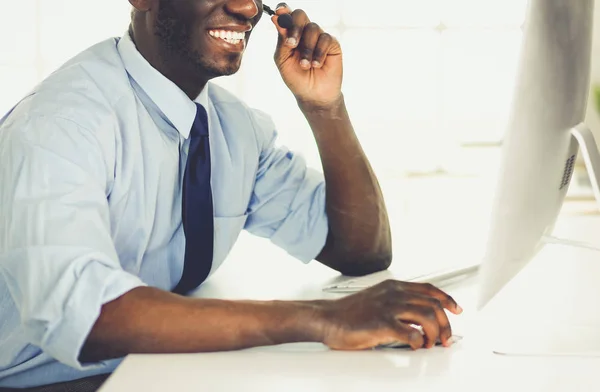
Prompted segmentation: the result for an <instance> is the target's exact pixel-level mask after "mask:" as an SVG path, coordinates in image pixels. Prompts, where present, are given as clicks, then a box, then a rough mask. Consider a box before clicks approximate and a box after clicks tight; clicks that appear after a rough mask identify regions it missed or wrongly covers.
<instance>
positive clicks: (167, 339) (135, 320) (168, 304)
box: [80, 287, 322, 362]
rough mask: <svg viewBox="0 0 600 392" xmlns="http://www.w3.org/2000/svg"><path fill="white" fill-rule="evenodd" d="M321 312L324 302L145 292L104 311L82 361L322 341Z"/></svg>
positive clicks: (137, 291) (132, 293) (146, 289)
mask: <svg viewBox="0 0 600 392" xmlns="http://www.w3.org/2000/svg"><path fill="white" fill-rule="evenodd" d="M320 312H321V307H320V301H304V302H292V301H289V302H283V301H270V302H267V301H265V302H258V301H226V300H214V299H196V298H186V297H182V296H179V295H176V294H172V293H169V292H165V291H162V290H158V289H154V288H149V287H141V288H137V289H134V290H132V291H130V292H128V293H127V294H125V295H123V296H122V297H120V298H118V299H116V300H115V301H112V302H110V303H108V304H106V305H104V306H103V308H102V311H101V314H100V317H99V318H98V320H97V322H96V323H95V325H94V327H93V328H92V331H91V333H90V335H89V336H88V339H87V341H86V344H85V345H84V348H83V350H82V352H81V356H80V357H81V360H82V361H84V362H92V361H94V362H95V361H100V360H106V359H112V358H119V357H123V356H125V355H127V354H132V353H194V352H210V351H227V350H236V349H243V348H249V347H255V346H264V345H274V344H282V343H292V342H320V341H322V331H321V329H322V325H321V321H322V319H321V317H320Z"/></svg>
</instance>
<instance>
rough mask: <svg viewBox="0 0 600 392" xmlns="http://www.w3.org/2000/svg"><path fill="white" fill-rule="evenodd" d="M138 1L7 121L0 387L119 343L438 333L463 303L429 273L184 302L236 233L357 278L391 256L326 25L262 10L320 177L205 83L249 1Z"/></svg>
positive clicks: (0, 234)
mask: <svg viewBox="0 0 600 392" xmlns="http://www.w3.org/2000/svg"><path fill="white" fill-rule="evenodd" d="M130 3H131V5H132V6H133V8H134V9H133V13H132V22H131V26H130V30H129V32H128V33H127V34H125V35H124V36H123V37H122V38H120V39H110V40H107V41H104V42H101V43H99V44H97V45H95V46H94V47H92V48H90V49H88V50H86V51H84V52H83V53H81V54H80V55H78V56H77V57H75V58H74V59H72V60H70V61H69V62H68V63H67V64H65V65H64V66H63V67H61V69H60V70H58V71H57V72H55V73H54V74H53V75H51V76H49V77H48V78H47V79H46V80H45V81H43V82H42V83H41V84H40V85H39V86H38V87H37V88H36V89H35V90H34V91H33V92H32V93H31V94H30V95H29V96H27V97H26V98H24V99H23V100H22V101H21V102H20V103H19V104H18V105H16V107H15V108H14V109H13V110H12V111H11V112H10V113H9V114H8V115H7V116H6V117H5V118H4V119H3V120H2V122H1V123H0V127H1V128H0V183H1V184H2V188H1V190H0V217H1V219H0V320H1V322H0V343H1V346H2V350H0V386H1V387H32V386H38V385H46V384H52V383H58V382H65V381H70V380H75V379H82V378H86V377H90V376H94V375H99V374H107V373H110V372H111V371H112V370H114V369H115V368H116V366H117V365H118V363H119V361H120V358H122V357H124V356H125V355H127V354H129V353H182V352H207V351H220V350H236V349H242V348H247V347H253V346H259V345H272V344H279V343H286V342H300V341H307V342H309V341H311V342H322V343H324V344H326V345H327V346H329V347H331V348H332V349H340V350H358V349H364V348H369V347H373V346H376V345H378V344H383V343H389V342H393V341H399V342H407V343H408V344H410V345H411V347H413V348H414V349H418V348H421V347H425V348H430V347H432V346H433V344H435V342H436V341H438V340H439V341H441V342H442V343H443V344H444V345H449V344H450V341H449V338H450V336H451V329H450V325H449V322H448V318H447V316H446V313H445V311H444V308H445V309H447V310H449V311H451V312H453V313H456V314H458V313H460V312H461V309H460V307H459V306H458V305H457V304H456V303H455V302H454V300H453V299H452V298H450V297H449V296H448V295H447V294H445V293H443V292H441V291H440V290H437V289H436V288H433V287H431V286H429V285H418V284H410V283H403V282H396V281H389V282H385V283H382V284H380V285H377V286H376V287H373V288H371V289H368V290H365V291H363V292H361V293H357V294H355V295H351V296H348V297H345V298H343V299H339V300H336V301H314V302H313V301H305V302H293V301H290V302H277V301H275V302H249V301H224V300H214V299H196V298H190V297H186V296H185V294H187V293H189V292H190V291H191V290H193V289H195V288H197V287H198V286H199V285H200V284H201V283H202V281H203V280H205V279H206V277H207V276H209V275H210V274H211V273H213V272H214V271H215V270H216V269H217V268H218V266H219V265H220V264H221V263H222V262H223V260H224V259H225V257H226V255H227V253H228V251H229V250H230V248H231V246H232V245H233V243H234V242H235V240H236V238H237V236H238V234H239V233H240V231H241V230H242V229H246V230H248V231H250V232H252V233H254V234H256V235H258V236H263V237H268V238H270V239H271V240H272V242H273V243H274V244H276V245H278V246H280V247H282V248H284V249H285V250H287V251H288V252H289V253H290V254H291V255H293V256H294V257H296V258H298V259H299V260H301V261H304V262H308V261H310V260H312V259H316V260H318V261H319V262H321V263H323V264H325V265H327V266H329V267H331V268H333V269H335V270H337V271H339V272H341V273H343V274H348V275H364V274H368V273H372V272H376V271H380V270H383V269H386V268H387V267H388V266H389V265H390V262H391V257H392V251H391V248H392V245H391V239H390V237H391V236H390V228H389V224H388V218H387V213H386V209H385V205H384V201H383V198H382V195H381V191H380V189H379V185H378V183H377V179H376V177H375V175H374V173H373V171H372V169H371V167H370V165H369V162H368V160H367V158H366V157H365V154H364V152H363V151H362V149H361V146H360V144H359V142H358V140H357V138H356V135H355V134H354V131H353V129H352V125H351V123H350V120H349V117H348V114H347V112H346V107H345V105H344V98H343V94H342V91H341V84H342V51H341V48H340V45H339V43H338V41H337V40H336V39H335V38H334V37H332V36H330V35H329V34H327V33H325V32H324V31H323V30H322V29H321V28H320V27H319V26H318V25H317V24H314V23H312V22H310V20H309V18H308V16H307V15H306V14H305V12H303V11H302V10H295V11H292V10H291V9H290V8H289V7H287V6H286V5H281V6H279V7H278V8H277V11H276V13H277V15H281V14H284V13H289V14H291V16H292V20H293V26H292V27H291V28H289V29H287V30H286V29H283V28H281V27H280V26H279V25H278V24H277V19H276V18H277V16H273V17H272V22H273V23H274V25H275V27H276V30H277V32H278V35H279V38H278V44H277V49H276V53H275V62H276V64H277V67H278V69H279V71H280V73H281V77H282V78H283V80H284V81H285V83H286V85H287V86H288V87H289V89H290V91H291V92H292V93H293V94H294V96H295V97H296V99H297V102H298V106H299V109H300V110H301V111H302V113H303V114H304V116H305V117H306V119H307V121H308V123H309V124H310V127H311V129H312V131H313V133H314V137H315V140H316V142H317V145H318V148H319V151H320V156H321V160H322V165H323V171H324V177H323V176H321V175H320V174H319V173H318V172H316V171H312V170H310V169H308V168H307V167H306V166H305V163H304V162H303V161H302V159H301V158H299V157H298V156H296V155H294V154H293V153H292V152H290V151H287V150H285V149H283V148H278V147H275V146H274V141H275V137H276V132H275V126H274V124H273V123H272V122H271V121H270V120H269V118H268V116H266V115H265V114H263V113H262V112H259V111H257V110H252V109H250V108H248V107H247V106H245V105H244V104H243V103H242V102H240V101H239V100H238V99H236V98H235V97H233V96H232V95H230V94H229V93H227V92H226V91H224V90H223V89H221V88H219V87H217V86H215V85H213V84H210V83H209V81H210V80H211V79H213V78H216V77H218V76H222V75H229V74H232V73H234V72H236V71H237V70H238V69H239V67H240V64H241V59H242V54H243V52H244V50H245V48H246V44H247V41H248V39H249V37H250V34H251V31H252V27H254V26H255V25H256V23H258V22H259V20H260V18H261V9H262V4H261V1H260V0H130ZM409 323H412V324H418V325H421V326H422V329H423V335H422V334H421V333H420V332H419V331H418V330H417V329H415V328H412V327H410V326H409Z"/></svg>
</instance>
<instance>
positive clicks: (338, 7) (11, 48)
mask: <svg viewBox="0 0 600 392" xmlns="http://www.w3.org/2000/svg"><path fill="white" fill-rule="evenodd" d="M276 3H277V1H276V0H273V3H272V4H270V3H267V4H268V5H271V6H275V5H276ZM288 4H290V6H291V7H293V8H303V9H305V10H306V11H307V13H308V14H309V16H310V17H311V19H312V20H313V21H315V22H317V23H319V24H321V25H322V26H323V27H324V28H325V29H326V30H328V31H330V32H332V33H333V34H334V35H335V36H337V37H338V38H339V40H340V41H341V43H342V48H343V50H344V58H345V82H344V93H345V96H346V101H347V104H348V107H349V110H350V113H351V116H352V119H353V122H354V125H355V129H356V132H357V134H358V136H359V138H360V140H361V142H362V144H363V147H364V149H365V150H366V152H367V154H368V156H369V158H370V160H371V162H372V164H373V166H374V168H375V170H376V173H377V174H378V176H379V179H380V181H381V185H382V187H383V190H384V193H385V196H386V202H387V205H388V209H389V212H390V218H391V223H392V227H393V231H394V242H395V244H397V245H398V246H397V249H400V252H398V251H396V255H397V257H398V258H403V259H409V260H417V261H416V262H415V263H413V264H415V265H418V268H417V267H415V268H416V269H415V272H416V271H417V270H418V271H419V272H421V271H427V270H431V269H437V268H443V267H450V266H451V265H448V261H447V259H446V258H443V257H440V255H444V254H445V255H448V254H453V252H458V251H459V249H461V252H464V249H465V246H464V245H465V243H467V242H469V243H471V244H473V243H477V244H480V245H482V244H483V242H482V241H483V238H482V233H484V229H485V228H486V227H487V218H488V215H489V207H490V203H491V196H492V191H493V187H494V184H495V174H496V170H497V167H498V159H499V151H500V146H501V142H502V136H503V131H504V125H505V122H506V119H507V115H508V110H509V103H510V98H511V88H512V84H513V80H514V76H515V71H516V62H517V56H518V49H519V44H520V41H521V27H522V23H523V21H524V16H525V7H526V1H525V0H380V1H378V2H376V3H371V2H367V1H357V0H293V1H292V0H290V1H289V2H288ZM373 4H376V5H375V6H374V5H373ZM596 8H597V10H596V14H597V15H598V16H599V17H598V18H596V19H597V20H598V21H600V10H599V9H598V8H600V7H596ZM129 12H130V5H129V3H128V1H127V0H103V1H101V2H91V1H86V0H19V1H13V0H0V15H1V16H2V17H1V21H2V23H0V48H2V49H1V51H0V86H2V87H1V88H0V112H1V113H4V112H6V111H7V110H8V109H10V107H11V106H12V104H13V103H14V102H15V101H16V100H18V99H19V98H20V97H21V96H22V95H23V94H25V93H26V92H27V91H28V90H29V89H30V88H31V87H33V86H34V85H35V84H36V83H37V82H39V81H40V80H41V79H43V78H44V77H45V76H46V75H48V74H49V73H50V72H52V71H53V70H54V69H56V68H57V67H58V66H60V65H61V64H62V63H63V62H64V61H66V60H67V59H69V58H70V57H71V56H73V55H75V54H76V53H78V52H79V51H81V50H83V49H85V48H87V47H88V46H90V45H93V44H94V43H96V42H98V41H100V40H103V39H106V38H108V37H111V36H120V35H122V34H123V33H124V32H125V31H126V29H127V26H128V21H129ZM596 31H598V32H600V26H598V25H596ZM597 35H598V34H596V36H597ZM275 42H276V32H275V30H274V28H273V26H272V25H271V23H270V21H269V20H268V18H264V19H263V21H262V22H261V23H260V24H259V26H257V28H256V30H255V31H254V33H253V36H252V39H251V42H250V45H249V48H248V51H247V53H246V58H245V60H244V63H243V68H242V70H241V71H240V72H239V73H238V74H237V75H235V76H231V77H227V78H223V79H220V80H217V81H216V82H217V83H219V84H221V85H223V86H225V87H226V88H228V89H230V90H231V91H233V92H234V93H236V94H238V95H239V96H240V97H241V98H243V99H244V100H246V101H247V102H248V103H249V104H250V105H251V106H254V107H256V108H260V109H262V110H265V111H267V112H269V113H270V114H271V115H272V116H273V118H274V120H275V122H276V124H277V125H278V127H279V132H280V143H282V144H285V145H287V146H289V147H290V148H292V149H294V150H296V151H298V152H300V153H302V154H303V155H304V156H305V157H306V159H307V161H308V163H309V164H310V165H311V166H314V167H316V168H318V169H320V166H319V159H318V153H317V149H316V146H315V144H314V141H313V138H312V135H311V133H310V130H309V129H308V126H307V124H306V122H305V121H304V119H303V118H302V116H301V114H300V112H299V111H298V109H297V106H296V105H295V102H294V100H293V97H292V95H291V94H290V93H289V91H287V90H286V88H285V86H284V84H283V82H282V81H281V78H280V77H279V75H278V73H277V70H276V69H275V66H274V64H273V60H272V57H273V50H274V45H275ZM599 61H600V44H598V43H597V41H596V44H595V48H594V63H595V64H598V65H595V66H593V69H594V72H593V80H597V81H599V82H600V63H599ZM282 95H283V96H284V97H285V98H284V99H282V98H281V96H282ZM589 106H590V109H589V110H588V121H589V123H590V125H592V127H594V129H596V130H598V131H599V132H600V117H599V116H598V114H597V112H596V109H595V108H596V105H595V101H594V99H593V97H591V98H590V105H589ZM585 176H586V173H585V170H584V168H583V166H582V165H581V162H580V164H579V165H578V169H577V171H576V175H575V178H574V181H573V185H572V187H571V189H570V191H569V197H568V203H566V204H565V208H564V213H565V214H581V213H595V211H594V209H595V205H594V204H593V202H592V199H593V196H592V193H591V190H590V188H589V184H588V182H587V180H586V178H585ZM431 238H436V243H435V246H432V244H431ZM257 244H258V245H257ZM255 246H261V247H262V243H261V242H260V240H258V241H257V240H254V239H253V240H250V239H249V238H246V237H242V238H241V241H240V243H239V244H238V246H237V247H236V249H235V250H234V251H235V252H239V253H238V254H242V252H244V250H245V249H247V248H248V247H255ZM470 249H471V251H470V252H471V253H468V254H464V257H463V258H462V260H463V261H461V262H464V263H466V264H469V263H472V262H476V261H477V260H476V259H477V257H478V252H479V251H480V248H478V247H477V246H475V247H471V248H470ZM454 254H455V253H454ZM272 257H278V253H277V251H274V252H273V253H272Z"/></svg>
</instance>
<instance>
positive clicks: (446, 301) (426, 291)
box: [401, 282, 463, 314]
mask: <svg viewBox="0 0 600 392" xmlns="http://www.w3.org/2000/svg"><path fill="white" fill-rule="evenodd" d="M401 285H402V289H403V290H410V291H413V292H415V293H419V294H422V295H425V296H429V297H433V298H436V299H437V300H439V301H440V303H441V304H442V306H443V307H444V308H446V309H448V310H449V311H450V312H452V313H454V314H460V313H462V311H463V310H462V308H461V307H460V306H459V305H458V304H457V303H456V301H455V300H454V298H452V297H451V296H449V295H448V294H446V293H445V292H443V291H442V290H440V289H438V288H437V287H435V286H434V285H432V284H430V283H412V282H401Z"/></svg>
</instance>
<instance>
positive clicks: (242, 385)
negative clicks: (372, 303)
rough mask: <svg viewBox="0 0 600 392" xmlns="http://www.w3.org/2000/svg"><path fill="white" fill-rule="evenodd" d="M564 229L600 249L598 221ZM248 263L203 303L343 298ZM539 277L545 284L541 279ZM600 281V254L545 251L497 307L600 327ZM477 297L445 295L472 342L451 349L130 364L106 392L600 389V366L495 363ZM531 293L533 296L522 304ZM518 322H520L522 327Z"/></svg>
mask: <svg viewBox="0 0 600 392" xmlns="http://www.w3.org/2000/svg"><path fill="white" fill-rule="evenodd" d="M565 227H566V230H562V231H561V230H560V229H559V230H558V235H561V234H564V233H565V232H566V233H571V234H575V233H578V234H582V235H581V236H579V237H578V238H582V239H584V240H592V239H593V238H594V237H596V236H597V237H598V239H599V240H598V242H600V235H596V233H600V220H598V218H593V219H590V218H582V219H579V218H578V219H575V220H572V221H571V222H569V225H567V226H565ZM274 252H275V253H277V252H276V251H274ZM245 256H246V260H244V261H242V260H243V259H242V258H241V257H240V258H239V259H237V258H236V257H233V259H232V260H231V262H229V263H228V265H227V266H225V267H223V270H222V271H220V272H219V273H218V274H216V275H215V276H214V277H213V278H212V279H211V280H210V281H209V282H207V283H206V284H205V285H204V287H203V288H202V289H201V290H200V292H199V293H198V295H199V296H202V297H219V298H232V299H235V298H253V299H270V298H278V299H291V298H294V299H299V298H300V299H311V298H323V297H325V298H327V297H335V296H337V295H335V294H326V293H323V292H322V291H321V288H322V287H323V286H324V285H325V284H329V283H332V280H333V279H335V278H336V276H337V275H336V274H335V273H334V272H332V271H330V270H328V269H327V268H325V267H322V266H320V265H319V264H317V263H315V264H312V265H309V266H303V265H299V264H298V263H297V262H293V261H292V262H286V261H279V262H273V261H271V262H268V261H264V262H260V263H254V262H252V261H251V260H247V258H248V257H247V256H248V255H245ZM253 263H254V264H253ZM265 271H268V273H266V272H265ZM542 276H543V277H544V279H540V277H542ZM565 280H566V281H569V282H571V283H565ZM599 281H600V253H598V252H592V251H586V250H577V249H571V248H567V247H564V246H560V245H548V246H547V248H546V249H545V250H544V251H543V252H542V253H541V254H540V257H538V258H536V259H535V260H534V261H533V262H532V263H531V264H530V265H529V266H528V267H526V269H524V270H523V272H522V273H521V274H520V275H518V277H517V278H516V279H515V280H513V281H512V282H511V284H510V285H509V286H507V289H506V290H505V291H504V292H503V293H502V295H501V296H499V297H498V301H497V302H496V304H495V305H494V306H496V307H497V309H501V310H502V309H503V311H506V309H507V307H508V304H510V305H511V306H510V307H508V308H510V310H511V311H512V312H514V314H517V315H519V314H525V315H526V314H527V313H528V310H530V309H534V308H531V307H529V306H537V307H538V308H539V309H540V310H539V311H540V312H542V314H545V315H546V316H545V317H544V318H546V319H547V320H548V322H553V321H554V319H555V318H559V319H565V318H566V319H569V318H570V317H578V318H579V319H580V320H582V319H583V320H584V321H586V320H587V321H590V322H594V323H598V325H600V307H598V306H592V302H595V300H596V299H599V298H600V284H596V282H599ZM249 282H250V284H249ZM572 282H577V284H573V283H572ZM563 284H565V286H564V287H563ZM534 285H535V290H534V289H533V287H534ZM474 288H475V281H474V280H471V281H470V282H468V281H467V282H464V283H463V284H462V285H461V287H455V288H449V289H448V291H449V292H450V293H451V294H452V295H453V296H454V297H455V298H456V299H457V300H458V301H459V303H460V304H461V305H463V307H464V308H465V313H464V314H463V315H461V316H451V317H452V319H451V321H452V323H453V326H454V328H455V331H460V332H462V333H463V334H464V335H466V336H465V338H464V339H463V340H462V341H461V342H460V343H458V344H457V345H455V346H454V347H452V348H449V349H444V348H434V349H431V350H429V351H427V350H419V351H416V352H411V351H404V350H394V349H388V350H378V351H362V352H335V351H330V350H328V349H327V348H326V347H324V346H322V345H318V344H291V345H283V346H277V347H263V348H255V349H251V350H245V351H238V352H228V353H210V354H185V355H131V356H129V357H128V358H126V359H125V360H124V362H123V363H122V365H121V366H120V367H119V368H118V369H117V371H116V372H115V374H113V376H112V377H111V378H110V379H109V380H108V381H107V383H106V384H105V385H104V387H103V388H102V389H101V392H116V391H145V392H152V391H236V390H243V391H261V392H262V391H315V392H320V391H365V390H369V391H424V390H447V391H477V390H481V391H496V390H497V391H506V390H510V391H545V392H546V391H598V390H600V377H598V372H599V371H600V357H599V358H574V357H565V358H557V357H550V358H541V357H513V356H501V355H495V354H493V353H492V352H491V351H490V349H489V347H487V345H486V343H488V342H489V341H488V340H486V339H485V338H484V337H483V336H481V335H480V333H479V332H481V331H483V332H491V330H489V329H483V330H481V329H480V328H478V326H479V327H481V326H484V325H488V324H486V323H488V322H489V321H490V319H489V318H485V317H482V316H481V315H476V314H474V313H472V312H470V311H469V308H470V307H471V306H472V304H473V299H474V297H473V294H474ZM563 290H564V291H563ZM524 292H526V293H528V296H527V297H520V295H522V293H524ZM578 295H582V297H581V298H578V299H577V301H581V302H576V301H575V298H576V297H577V296H578ZM515 298H519V300H518V301H515V300H514V299H515ZM511 300H512V301H511ZM595 308H598V310H595ZM581 309H586V312H587V313H584V314H583V318H582V317H581V315H579V312H580V311H581ZM544 312H545V313H544ZM514 321H515V323H518V322H519V319H515V320H514ZM544 325H547V324H544V323H542V324H541V327H542V328H543V327H544ZM525 327H527V326H525ZM599 333H600V329H599Z"/></svg>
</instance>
